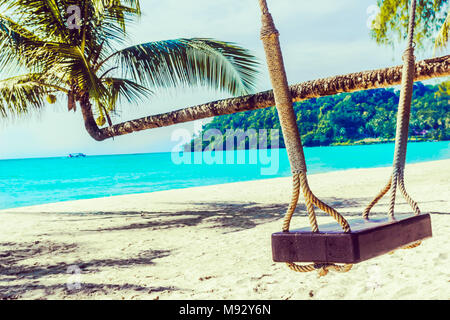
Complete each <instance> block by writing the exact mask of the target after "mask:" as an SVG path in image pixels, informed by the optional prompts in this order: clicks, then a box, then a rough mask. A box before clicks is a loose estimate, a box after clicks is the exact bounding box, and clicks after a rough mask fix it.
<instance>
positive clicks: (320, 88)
mask: <svg viewBox="0 0 450 320" xmlns="http://www.w3.org/2000/svg"><path fill="white" fill-rule="evenodd" d="M415 69H416V72H415V78H414V81H423V80H427V79H431V78H437V77H444V76H449V75H450V55H446V56H442V57H437V58H433V59H427V60H422V61H418V62H416V63H415ZM401 78H402V66H401V65H400V66H395V67H390V68H385V69H378V70H369V71H362V72H356V73H350V74H347V75H342V76H335V77H329V78H324V79H318V80H312V81H307V82H303V83H299V84H295V85H292V86H290V87H289V89H290V93H291V96H292V100H293V101H302V100H307V99H311V98H318V97H324V96H330V95H334V94H337V93H341V92H353V91H359V90H367V89H375V88H386V87H391V86H394V85H398V84H400V83H401ZM87 102H88V101H85V103H84V105H85V107H84V108H83V103H81V105H82V111H83V117H84V120H85V126H86V129H87V130H88V132H89V134H90V135H91V136H92V137H93V138H94V139H95V140H98V141H102V140H105V139H108V138H112V137H114V136H120V135H124V134H128V133H132V132H136V131H141V130H146V129H152V128H159V127H166V126H170V125H174V124H177V123H183V122H188V121H193V120H198V119H204V118H209V117H214V116H219V115H225V114H231V113H236V112H242V111H249V110H255V109H261V108H267V107H272V106H274V105H275V100H274V97H273V92H272V90H269V91H264V92H260V93H257V94H253V95H247V96H243V97H237V98H230V99H224V100H219V101H213V102H208V103H205V104H201V105H198V106H194V107H189V108H185V109H181V110H175V111H171V112H167V113H162V114H157V115H153V116H148V117H144V118H140V119H136V120H132V121H125V122H123V123H119V124H116V125H113V126H111V127H107V128H102V129H99V128H98V127H97V124H96V123H95V120H94V118H93V116H92V111H90V112H89V110H90V109H91V106H90V103H89V104H88V103H87Z"/></svg>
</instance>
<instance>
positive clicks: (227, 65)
mask: <svg viewBox="0 0 450 320" xmlns="http://www.w3.org/2000/svg"><path fill="white" fill-rule="evenodd" d="M0 10H1V12H2V13H1V14H0V65H1V66H2V70H1V72H2V74H20V75H19V76H12V77H7V78H6V79H4V80H1V81H0V114H1V115H2V116H4V117H6V116H19V115H22V114H26V113H28V112H30V111H31V110H33V109H41V108H42V107H44V106H45V105H46V102H48V103H50V104H51V103H55V102H56V100H57V99H62V98H64V99H67V103H68V110H69V111H71V110H73V111H76V110H77V106H78V107H79V109H81V112H82V114H83V118H84V122H85V127H86V129H87V131H88V132H89V134H90V135H91V136H92V137H93V138H94V139H96V140H103V139H105V138H109V137H112V136H114V135H116V134H114V132H116V133H117V134H123V133H124V132H132V131H137V130H141V129H142V127H139V123H137V122H133V121H127V122H125V123H123V124H121V125H118V126H117V125H116V126H115V127H114V132H113V131H111V130H109V131H108V134H105V132H106V131H105V130H103V131H102V129H105V128H102V127H104V126H105V125H106V126H107V127H108V128H109V127H111V126H112V117H113V116H114V115H115V112H116V111H117V109H118V107H119V105H120V101H123V100H126V101H128V102H139V101H142V100H143V99H145V98H148V97H149V96H150V95H152V94H153V93H154V92H155V90H157V89H158V88H166V87H172V86H178V85H204V86H208V87H210V88H215V89H218V90H223V91H227V92H229V93H231V94H233V95H242V94H246V93H249V92H250V91H252V90H253V89H254V84H255V76H256V72H257V66H258V64H257V62H256V59H255V58H254V57H253V56H252V55H251V54H250V53H249V52H248V51H247V50H245V49H244V48H242V47H239V46H237V45H235V44H232V43H227V42H223V41H217V40H213V39H203V38H193V39H176V40H166V41H156V42H148V43H143V44H139V45H134V46H131V47H126V48H124V49H121V50H117V49H116V48H119V47H124V43H125V42H124V41H125V39H126V36H127V28H126V27H127V25H128V24H129V23H130V22H131V21H133V19H135V18H136V17H138V16H139V15H140V7H139V0H114V1H105V0H82V1H80V0H77V1H75V0H0Z"/></svg>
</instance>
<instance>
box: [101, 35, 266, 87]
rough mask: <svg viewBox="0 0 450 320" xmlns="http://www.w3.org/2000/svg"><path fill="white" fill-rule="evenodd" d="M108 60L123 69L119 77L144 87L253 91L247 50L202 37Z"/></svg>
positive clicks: (251, 62) (145, 46)
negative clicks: (193, 86)
mask: <svg viewBox="0 0 450 320" xmlns="http://www.w3.org/2000/svg"><path fill="white" fill-rule="evenodd" d="M110 59H111V60H113V64H114V65H115V66H119V67H120V68H122V77H124V78H128V77H131V78H132V79H133V80H134V81H136V82H139V83H141V84H143V85H144V86H148V87H171V86H176V85H204V86H208V87H211V88H214V89H219V90H226V91H228V92H230V93H231V94H234V95H236V94H247V93H249V92H251V91H253V90H254V83H255V77H256V74H257V67H258V62H257V61H256V59H255V58H254V57H253V56H252V55H251V54H250V53H249V52H248V51H247V50H246V49H243V48H241V47H239V46H237V45H235V44H232V43H227V42H222V41H217V40H212V39H201V38H194V39H177V40H166V41H156V42H148V43H144V44H140V45H136V46H132V47H129V48H126V49H123V50H120V51H118V52H116V53H114V54H113V55H112V56H110V57H109V58H108V59H107V60H110ZM104 62H106V61H104Z"/></svg>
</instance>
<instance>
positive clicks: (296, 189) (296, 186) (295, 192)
mask: <svg viewBox="0 0 450 320" xmlns="http://www.w3.org/2000/svg"><path fill="white" fill-rule="evenodd" d="M299 195H300V179H299V177H298V175H297V174H294V175H292V198H291V203H290V204H289V208H288V210H287V212H286V215H285V217H284V221H283V229H282V230H283V232H287V231H289V225H290V224H291V219H292V215H293V214H294V211H295V208H296V207H297V203H298V197H299Z"/></svg>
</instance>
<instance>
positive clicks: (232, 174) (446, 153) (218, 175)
mask: <svg viewBox="0 0 450 320" xmlns="http://www.w3.org/2000/svg"><path fill="white" fill-rule="evenodd" d="M393 151H394V145H393V144H374V145H364V146H333V147H314V148H305V156H306V159H307V164H308V172H309V174H313V173H318V172H328V171H335V170H345V169H353V168H374V167H383V166H390V165H391V164H392V157H393ZM449 158H450V142H448V141H442V142H420V143H410V144H408V155H407V163H415V162H421V161H432V160H440V159H449ZM212 162H215V163H212ZM221 162H222V163H221ZM210 163H212V164H210ZM289 175H290V169H289V162H288V159H287V154H286V150H285V149H274V150H245V151H244V150H237V151H226V152H216V153H214V154H211V153H208V152H202V153H191V154H184V157H183V158H182V157H181V156H180V154H171V153H149V154H131V155H108V156H89V155H88V156H87V157H86V158H68V157H67V156H62V157H59V158H39V159H18V160H0V209H7V208H14V207H22V206H31V205H36V204H43V203H51V202H58V201H67V200H77V199H89V198H97V197H107V196H113V195H121V194H131V193H143V192H154V191H160V190H168V189H179V188H188V187H195V186H205V185H213V184H222V183H228V182H236V181H247V180H257V179H268V178H274V177H284V176H289Z"/></svg>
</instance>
